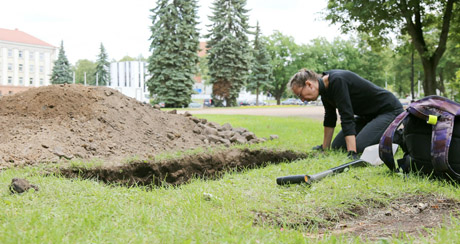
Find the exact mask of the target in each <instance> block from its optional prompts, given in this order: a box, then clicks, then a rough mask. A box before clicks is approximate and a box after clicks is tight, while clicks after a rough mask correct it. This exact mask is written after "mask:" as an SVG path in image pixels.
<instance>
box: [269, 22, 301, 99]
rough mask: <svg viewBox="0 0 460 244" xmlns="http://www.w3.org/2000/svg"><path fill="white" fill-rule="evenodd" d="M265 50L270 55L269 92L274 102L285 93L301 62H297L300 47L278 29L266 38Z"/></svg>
mask: <svg viewBox="0 0 460 244" xmlns="http://www.w3.org/2000/svg"><path fill="white" fill-rule="evenodd" d="M266 42H267V51H268V53H269V54H270V57H271V67H272V75H273V76H272V77H273V80H272V81H271V83H270V86H271V88H270V90H269V92H270V93H271V94H272V95H273V96H274V97H275V99H276V103H277V104H278V105H279V104H280V103H281V98H282V97H283V96H284V95H285V94H286V85H287V83H288V82H289V79H290V78H291V76H292V75H294V74H295V73H296V72H297V71H298V70H299V69H300V68H299V67H302V64H300V63H299V60H298V59H297V57H299V52H300V47H299V46H298V45H297V44H296V43H295V42H294V38H293V37H291V36H285V35H283V34H282V33H281V32H279V31H275V32H274V33H273V34H271V35H270V36H268V37H267V38H266Z"/></svg>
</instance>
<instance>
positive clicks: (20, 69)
mask: <svg viewBox="0 0 460 244" xmlns="http://www.w3.org/2000/svg"><path fill="white" fill-rule="evenodd" d="M22 66H23V65H22V64H19V65H18V69H19V72H22Z"/></svg>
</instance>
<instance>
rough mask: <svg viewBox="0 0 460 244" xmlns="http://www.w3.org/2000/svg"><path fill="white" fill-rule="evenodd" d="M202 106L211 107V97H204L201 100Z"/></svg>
mask: <svg viewBox="0 0 460 244" xmlns="http://www.w3.org/2000/svg"><path fill="white" fill-rule="evenodd" d="M203 106H204V107H213V106H214V104H213V103H212V99H210V98H206V99H204V100H203Z"/></svg>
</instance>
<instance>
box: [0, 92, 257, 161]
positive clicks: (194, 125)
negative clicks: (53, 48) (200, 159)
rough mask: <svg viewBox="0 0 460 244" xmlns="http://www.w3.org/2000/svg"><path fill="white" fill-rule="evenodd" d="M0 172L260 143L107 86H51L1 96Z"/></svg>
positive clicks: (236, 131) (234, 130) (244, 132)
mask: <svg viewBox="0 0 460 244" xmlns="http://www.w3.org/2000/svg"><path fill="white" fill-rule="evenodd" d="M0 123H1V125H2V126H1V127H0V168H5V167H11V166H17V165H25V164H36V163H40V162H56V161H59V160H60V159H75V158H81V159H82V160H91V159H95V158H97V159H100V160H103V161H104V162H119V161H121V160H125V159H129V158H140V159H153V158H154V156H155V155H156V154H158V153H161V152H167V151H181V150H187V149H192V148H197V147H207V146H213V145H226V146H229V145H231V144H232V143H257V142H261V141H264V140H265V139H262V138H260V139H259V138H257V137H256V136H255V135H254V134H253V133H251V132H249V131H247V130H246V129H244V128H233V127H232V126H231V125H229V124H224V125H222V126H221V125H218V124H216V123H213V122H207V121H206V120H204V119H198V118H195V117H193V116H191V114H189V113H186V114H183V115H179V114H177V113H176V111H169V112H163V111H160V110H158V109H155V108H153V107H152V106H150V105H148V104H143V103H140V102H137V101H136V100H135V99H132V98H129V97H127V96H124V95H123V94H121V93H120V92H118V91H116V90H114V89H111V88H107V87H89V86H82V85H51V86H46V87H39V88H32V89H29V90H27V91H25V92H21V93H17V94H15V95H12V96H4V97H1V98H0Z"/></svg>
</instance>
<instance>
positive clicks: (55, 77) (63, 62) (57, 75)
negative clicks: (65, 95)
mask: <svg viewBox="0 0 460 244" xmlns="http://www.w3.org/2000/svg"><path fill="white" fill-rule="evenodd" d="M51 83H52V84H65V83H72V71H71V69H70V63H69V60H68V59H67V57H66V55H65V51H64V41H61V48H60V49H59V55H58V59H57V60H56V61H55V62H54V67H53V72H52V73H51Z"/></svg>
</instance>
